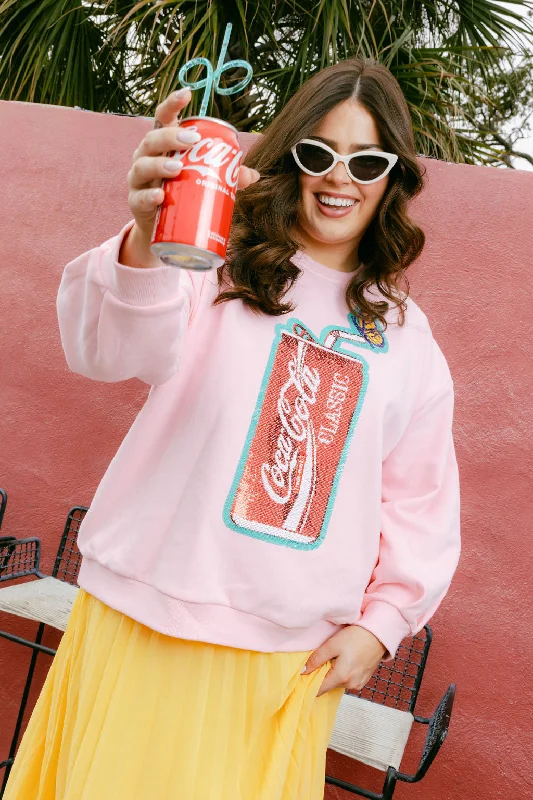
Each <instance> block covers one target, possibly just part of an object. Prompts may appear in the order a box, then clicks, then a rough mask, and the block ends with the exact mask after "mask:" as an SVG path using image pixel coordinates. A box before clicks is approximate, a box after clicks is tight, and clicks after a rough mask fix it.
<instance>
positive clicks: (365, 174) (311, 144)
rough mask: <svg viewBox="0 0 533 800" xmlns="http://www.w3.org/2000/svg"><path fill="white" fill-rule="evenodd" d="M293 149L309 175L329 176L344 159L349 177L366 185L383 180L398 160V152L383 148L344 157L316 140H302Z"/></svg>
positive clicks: (301, 167) (295, 156)
mask: <svg viewBox="0 0 533 800" xmlns="http://www.w3.org/2000/svg"><path fill="white" fill-rule="evenodd" d="M291 152H292V154H293V156H294V160H295V161H296V163H297V164H298V166H299V167H300V169H301V170H303V171H304V172H306V173H307V174H308V175H315V176H317V177H318V176H319V175H327V173H328V172H331V170H332V169H333V168H334V167H335V166H336V165H337V164H338V163H339V161H342V163H343V164H344V166H345V167H346V171H347V173H348V175H349V176H350V178H351V179H352V180H353V181H355V182H356V183H365V184H368V183H376V181H380V180H382V178H384V177H385V176H386V175H388V174H389V172H390V171H391V169H392V168H393V166H394V165H395V164H396V162H397V161H398V156H397V155H394V154H393V153H383V152H382V151H381V150H361V151H359V152H357V153H350V154H349V155H347V156H341V155H339V153H336V152H335V150H332V148H331V147H329V146H328V145H327V144H324V142H318V141H316V139H302V140H301V141H300V142H297V144H295V145H294V147H292V148H291Z"/></svg>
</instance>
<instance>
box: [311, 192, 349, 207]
mask: <svg viewBox="0 0 533 800" xmlns="http://www.w3.org/2000/svg"><path fill="white" fill-rule="evenodd" d="M317 196H318V199H319V200H320V202H321V203H324V205H325V206H338V207H342V206H353V205H355V200H351V199H350V198H348V197H330V196H329V194H319V195H317Z"/></svg>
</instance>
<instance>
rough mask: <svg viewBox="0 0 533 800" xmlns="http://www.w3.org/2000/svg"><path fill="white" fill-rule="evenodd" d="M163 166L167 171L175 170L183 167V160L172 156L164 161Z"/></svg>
mask: <svg viewBox="0 0 533 800" xmlns="http://www.w3.org/2000/svg"><path fill="white" fill-rule="evenodd" d="M164 166H165V169H166V171H167V172H177V171H178V170H180V169H181V168H182V167H183V161H178V160H177V159H175V158H173V159H171V160H169V161H165V165H164Z"/></svg>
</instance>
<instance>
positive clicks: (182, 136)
mask: <svg viewBox="0 0 533 800" xmlns="http://www.w3.org/2000/svg"><path fill="white" fill-rule="evenodd" d="M176 137H177V138H178V139H179V141H180V142H185V144H196V142H199V141H200V139H201V138H202V137H201V136H200V134H199V133H197V132H196V131H188V130H180V131H178V132H177V134H176Z"/></svg>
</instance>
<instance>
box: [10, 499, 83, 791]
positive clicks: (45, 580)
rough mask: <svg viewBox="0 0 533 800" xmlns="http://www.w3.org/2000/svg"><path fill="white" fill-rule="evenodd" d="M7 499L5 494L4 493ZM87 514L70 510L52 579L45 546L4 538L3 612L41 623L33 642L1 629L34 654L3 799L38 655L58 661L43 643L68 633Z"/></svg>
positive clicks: (77, 508) (32, 539)
mask: <svg viewBox="0 0 533 800" xmlns="http://www.w3.org/2000/svg"><path fill="white" fill-rule="evenodd" d="M0 492H1V490H0ZM3 494H4V495H5V492H4V493H3ZM3 509H5V502H4V503H3V505H2V506H0V523H1V521H2V516H3ZM86 512H87V508H86V507H85V506H74V508H71V509H70V511H69V513H68V516H67V521H66V523H65V527H64V530H63V535H62V536H61V541H60V544H59V549H58V551H57V556H56V560H55V564H54V568H53V571H52V575H50V576H49V575H45V574H44V573H42V572H41V571H40V568H39V567H40V556H41V543H40V540H39V539H38V538H36V537H30V538H27V539H16V538H15V537H13V536H4V537H0V610H1V611H4V612H6V613H8V614H13V615H14V616H18V617H23V618H24V619H31V620H35V621H37V622H39V628H38V630H37V635H36V637H35V640H34V641H31V640H29V639H24V638H21V637H20V636H15V635H14V634H12V633H9V632H7V631H3V630H0V637H2V638H4V639H8V640H9V641H11V642H16V643H17V644H21V645H24V646H25V647H29V648H31V649H32V650H33V652H32V657H31V661H30V665H29V669H28V675H27V678H26V683H25V686H24V691H23V694H22V700H21V703H20V708H19V712H18V716H17V721H16V724H15V730H14V733H13V738H12V740H11V746H10V749H9V756H8V758H7V759H6V760H5V761H2V762H0V768H1V767H4V770H5V771H4V778H3V781H2V787H1V789H0V798H2V797H3V795H4V792H5V788H6V785H7V780H8V778H9V773H10V771H11V767H12V765H13V762H14V759H15V753H16V750H17V747H18V743H19V738H20V733H21V729H22V723H23V719H24V713H25V710H26V706H27V702H28V697H29V693H30V688H31V684H32V680H33V674H34V671H35V665H36V662H37V656H38V655H39V653H46V654H47V655H50V656H54V655H55V653H56V651H55V650H54V649H52V648H51V647H45V646H44V645H43V644H41V641H42V638H43V633H44V629H45V626H46V625H51V626H53V627H55V628H57V629H59V630H62V631H64V630H65V628H66V625H67V621H68V617H69V615H70V610H71V608H72V604H73V602H74V599H75V597H76V594H77V591H78V589H77V586H76V580H77V577H78V572H79V568H80V564H81V554H80V551H79V550H78V545H77V536H78V530H79V527H80V524H81V522H82V520H83V518H84V516H85V514H86ZM30 577H33V578H35V579H37V580H30V581H23V582H19V581H20V579H22V578H30ZM5 583H7V584H9V585H8V586H7V587H5V588H4V587H3V586H2V584H5Z"/></svg>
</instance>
